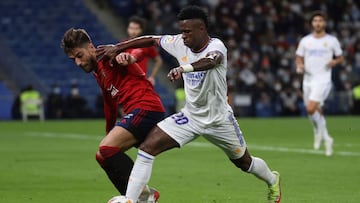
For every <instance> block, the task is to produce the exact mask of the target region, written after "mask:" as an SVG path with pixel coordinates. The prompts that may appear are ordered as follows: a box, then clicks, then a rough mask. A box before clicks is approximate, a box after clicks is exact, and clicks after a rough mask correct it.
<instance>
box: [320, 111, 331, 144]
mask: <svg viewBox="0 0 360 203" xmlns="http://www.w3.org/2000/svg"><path fill="white" fill-rule="evenodd" d="M319 130H320V131H321V135H322V137H323V138H324V140H330V139H331V137H330V135H329V132H328V130H327V127H326V120H325V117H324V115H321V116H320V125H319Z"/></svg>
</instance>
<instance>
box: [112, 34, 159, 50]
mask: <svg viewBox="0 0 360 203" xmlns="http://www.w3.org/2000/svg"><path fill="white" fill-rule="evenodd" d="M159 39H160V36H142V37H137V38H134V39H131V40H128V41H124V42H121V43H118V44H116V45H115V47H116V48H117V49H118V51H119V52H121V51H123V50H126V49H129V48H142V47H151V46H154V45H157V44H158V40H159Z"/></svg>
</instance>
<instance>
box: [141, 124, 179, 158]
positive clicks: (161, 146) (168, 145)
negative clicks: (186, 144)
mask: <svg viewBox="0 0 360 203" xmlns="http://www.w3.org/2000/svg"><path fill="white" fill-rule="evenodd" d="M175 147H180V145H179V143H177V141H175V140H174V139H173V138H172V137H170V136H169V135H168V134H167V133H166V132H164V131H163V130H162V129H161V128H159V127H158V126H155V127H154V128H153V129H152V130H151V131H150V133H149V134H148V136H147V137H146V139H145V140H144V141H143V142H142V143H141V144H140V146H139V149H141V150H142V151H145V152H147V153H149V154H151V155H153V156H156V155H158V154H160V153H162V152H164V151H167V150H169V149H172V148H175Z"/></svg>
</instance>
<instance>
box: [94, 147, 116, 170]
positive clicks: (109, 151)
mask: <svg viewBox="0 0 360 203" xmlns="http://www.w3.org/2000/svg"><path fill="white" fill-rule="evenodd" d="M118 152H120V148H119V147H110V146H100V147H99V150H98V151H97V152H96V156H95V158H96V161H97V162H98V163H99V164H100V166H102V167H104V166H105V164H106V159H108V158H110V157H112V156H114V155H115V154H116V153H118Z"/></svg>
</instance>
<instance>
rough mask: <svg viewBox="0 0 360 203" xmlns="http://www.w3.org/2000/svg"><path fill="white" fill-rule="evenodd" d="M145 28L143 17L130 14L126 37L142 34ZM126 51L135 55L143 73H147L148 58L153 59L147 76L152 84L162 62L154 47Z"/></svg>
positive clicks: (131, 37) (132, 37)
mask: <svg viewBox="0 0 360 203" xmlns="http://www.w3.org/2000/svg"><path fill="white" fill-rule="evenodd" d="M145 28H146V20H145V19H144V18H141V17H139V16H132V17H131V18H130V19H129V23H128V26H127V34H128V37H129V38H128V39H134V38H136V37H139V36H141V35H143V33H144V30H145ZM127 51H128V52H129V53H131V54H132V55H134V56H136V57H137V59H138V62H137V63H138V64H139V66H140V68H141V69H142V70H143V71H144V72H145V74H146V73H147V69H148V62H149V59H152V60H153V62H154V65H153V66H152V70H151V73H150V74H149V76H148V80H149V81H150V82H151V84H152V85H155V76H156V74H157V72H159V69H160V68H161V66H162V64H163V61H162V59H161V57H160V55H159V52H158V50H157V49H156V47H155V46H150V47H142V48H130V49H128V50H127Z"/></svg>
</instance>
